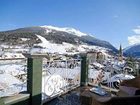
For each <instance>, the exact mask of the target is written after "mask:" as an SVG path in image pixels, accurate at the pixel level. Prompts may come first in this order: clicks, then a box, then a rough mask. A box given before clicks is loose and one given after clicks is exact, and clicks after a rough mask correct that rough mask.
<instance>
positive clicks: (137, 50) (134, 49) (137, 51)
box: [123, 44, 140, 58]
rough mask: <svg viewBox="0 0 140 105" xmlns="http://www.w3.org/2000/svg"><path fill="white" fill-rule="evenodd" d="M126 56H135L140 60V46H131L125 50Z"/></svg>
mask: <svg viewBox="0 0 140 105" xmlns="http://www.w3.org/2000/svg"><path fill="white" fill-rule="evenodd" d="M123 52H124V54H126V55H127V56H133V57H138V58H140V44H135V45H132V46H129V47H127V48H125V49H124V50H123Z"/></svg>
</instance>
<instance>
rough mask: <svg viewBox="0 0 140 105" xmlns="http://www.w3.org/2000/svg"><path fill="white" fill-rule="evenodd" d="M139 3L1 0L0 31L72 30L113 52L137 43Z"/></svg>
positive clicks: (139, 36) (119, 0)
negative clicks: (108, 46)
mask: <svg viewBox="0 0 140 105" xmlns="http://www.w3.org/2000/svg"><path fill="white" fill-rule="evenodd" d="M139 5H140V0H1V1H0V31H5V30H12V29H16V28H22V27H29V26H42V25H52V26H56V27H72V28H75V29H78V30H80V31H81V32H84V33H87V34H91V35H93V36H94V37H96V38H98V39H101V40H105V41H108V42H110V43H111V44H112V45H113V46H115V47H116V48H119V46H120V44H121V45H122V47H123V48H125V47H127V46H129V45H133V44H136V43H140V6H139Z"/></svg>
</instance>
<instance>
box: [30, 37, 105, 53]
mask: <svg viewBox="0 0 140 105" xmlns="http://www.w3.org/2000/svg"><path fill="white" fill-rule="evenodd" d="M36 36H37V37H38V38H39V39H40V40H41V43H39V44H37V46H40V47H42V48H32V49H31V50H30V53H35V52H40V53H59V54H76V53H80V52H87V51H90V50H97V51H98V50H99V51H100V52H103V53H104V54H106V55H107V53H106V51H107V49H106V48H103V47H97V46H93V45H92V46H89V45H73V44H70V43H66V42H63V43H62V44H56V43H51V42H49V41H47V40H46V39H45V38H44V37H42V36H40V35H36Z"/></svg>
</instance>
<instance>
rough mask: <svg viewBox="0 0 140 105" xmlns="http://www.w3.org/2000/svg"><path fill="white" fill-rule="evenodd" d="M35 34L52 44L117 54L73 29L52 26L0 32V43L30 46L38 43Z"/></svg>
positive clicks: (115, 50) (100, 41)
mask: <svg viewBox="0 0 140 105" xmlns="http://www.w3.org/2000/svg"><path fill="white" fill-rule="evenodd" d="M35 34H38V35H41V36H43V37H45V38H46V39H47V40H48V41H50V42H52V43H58V44H62V43H63V42H66V43H70V44H74V45H79V44H87V45H95V46H100V47H105V48H107V49H110V50H112V51H113V52H117V49H116V48H115V47H113V46H112V45H111V44H110V43H109V42H107V41H103V40H99V39H97V38H95V37H93V36H91V35H88V34H85V33H82V32H80V31H79V30H76V29H73V28H59V27H53V26H37V27H25V28H19V29H16V30H10V31H4V32H0V42H1V43H3V42H4V43H8V44H26V43H27V44H29V45H30V46H32V45H33V44H35V43H40V40H39V39H38V38H37V37H36V35H35ZM21 38H28V39H29V40H27V41H22V40H21ZM37 39H38V40H37Z"/></svg>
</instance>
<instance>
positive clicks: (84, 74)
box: [80, 54, 88, 86]
mask: <svg viewBox="0 0 140 105" xmlns="http://www.w3.org/2000/svg"><path fill="white" fill-rule="evenodd" d="M81 59H82V60H81V82H80V85H81V86H86V85H88V58H87V54H81Z"/></svg>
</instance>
